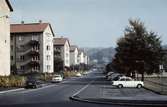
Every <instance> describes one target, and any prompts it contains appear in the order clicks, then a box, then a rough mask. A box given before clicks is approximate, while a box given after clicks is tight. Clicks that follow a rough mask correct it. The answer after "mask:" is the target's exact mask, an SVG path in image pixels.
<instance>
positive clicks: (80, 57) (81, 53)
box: [78, 50, 85, 64]
mask: <svg viewBox="0 0 167 107" xmlns="http://www.w3.org/2000/svg"><path fill="white" fill-rule="evenodd" d="M78 63H79V64H84V63H85V58H84V52H83V51H81V50H79V54H78Z"/></svg>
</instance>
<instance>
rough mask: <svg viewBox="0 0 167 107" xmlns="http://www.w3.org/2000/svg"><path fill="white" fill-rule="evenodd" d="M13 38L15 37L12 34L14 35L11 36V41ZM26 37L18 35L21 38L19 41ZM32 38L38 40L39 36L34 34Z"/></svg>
mask: <svg viewBox="0 0 167 107" xmlns="http://www.w3.org/2000/svg"><path fill="white" fill-rule="evenodd" d="M13 38H14V37H13V36H12V37H11V41H13ZM24 39H26V38H25V36H18V40H19V41H23V40H24ZM31 39H32V40H38V36H34V35H33V36H32V37H31Z"/></svg>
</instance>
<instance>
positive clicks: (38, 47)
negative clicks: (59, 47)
mask: <svg viewBox="0 0 167 107" xmlns="http://www.w3.org/2000/svg"><path fill="white" fill-rule="evenodd" d="M53 37H54V33H53V30H52V27H51V25H50V24H49V23H42V22H40V23H30V24H24V23H22V24H11V66H12V67H11V68H12V69H11V70H12V72H14V73H17V74H26V73H34V72H40V73H45V72H47V73H52V72H53Z"/></svg>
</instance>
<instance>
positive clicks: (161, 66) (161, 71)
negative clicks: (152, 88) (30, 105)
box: [159, 65, 164, 92]
mask: <svg viewBox="0 0 167 107" xmlns="http://www.w3.org/2000/svg"><path fill="white" fill-rule="evenodd" d="M159 70H160V74H161V76H160V81H161V84H163V80H162V76H163V71H164V67H163V65H159ZM161 92H163V86H162V85H161Z"/></svg>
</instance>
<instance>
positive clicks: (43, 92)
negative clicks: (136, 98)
mask: <svg viewBox="0 0 167 107" xmlns="http://www.w3.org/2000/svg"><path fill="white" fill-rule="evenodd" d="M97 72H98V71H97ZM97 72H91V73H89V74H88V75H86V76H83V77H79V78H77V77H76V78H71V79H68V80H65V81H63V82H62V83H57V84H53V85H49V86H46V87H42V88H38V89H26V90H22V91H16V92H9V93H4V94H0V101H1V103H0V106H5V107H30V106H31V107H36V106H40V107H53V106H63V107H66V106H72V107H78V106H80V107H101V106H104V107H108V106H110V107H112V106H111V105H101V104H91V103H83V102H77V101H72V100H70V99H69V97H70V96H72V95H74V94H76V93H78V91H79V90H81V89H82V88H83V87H85V86H86V85H87V86H89V84H90V83H92V84H97V85H100V81H99V79H98V81H96V80H97V78H98V76H99V75H101V74H100V73H97ZM81 91H82V90H81ZM93 92H94V91H93V90H92V92H89V93H90V94H91V93H93ZM113 107H120V106H118V105H113Z"/></svg>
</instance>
